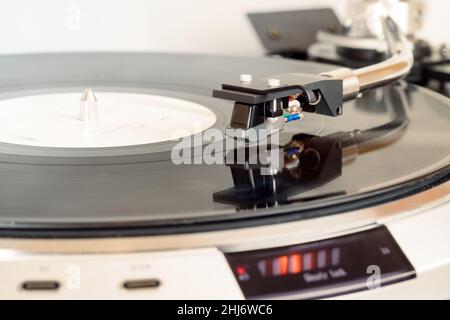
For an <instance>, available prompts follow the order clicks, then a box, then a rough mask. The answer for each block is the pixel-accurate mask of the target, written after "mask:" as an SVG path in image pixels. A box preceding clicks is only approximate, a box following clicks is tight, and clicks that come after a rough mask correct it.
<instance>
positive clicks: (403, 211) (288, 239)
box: [0, 181, 450, 255]
mask: <svg viewBox="0 0 450 320" xmlns="http://www.w3.org/2000/svg"><path fill="white" fill-rule="evenodd" d="M447 202H450V181H448V182H445V183H443V184H441V185H439V186H436V187H434V188H432V189H430V190H427V191H424V192H421V193H418V194H415V195H413V196H410V197H407V198H403V199H400V200H397V201H392V202H388V203H385V204H382V205H378V206H375V207H369V208H365V209H360V210H355V211H352V212H348V213H341V214H335V215H330V216H325V217H322V218H315V219H307V220H301V221H295V222H289V223H282V224H276V225H267V226H260V227H252V228H242V229H231V230H223V231H213V232H201V233H191V234H178V235H161V236H148V237H124V238H118V237H116V238H98V239H11V238H5V239H0V250H1V251H5V250H7V251H8V252H10V253H14V254H17V255H25V254H108V253H126V252H148V251H162V250H181V249H193V248H207V247H219V248H220V249H221V250H223V251H225V252H231V251H243V250H251V249H256V248H269V247H276V246H284V245H291V244H299V243H304V242H310V241H317V240H322V239H327V238H331V237H335V236H339V235H343V234H348V233H352V232H357V231H360V230H365V229H367V228H372V227H374V226H375V225H377V224H378V223H380V224H383V223H386V222H387V221H392V220H398V219H402V218H406V217H409V216H410V215H413V214H417V213H420V212H424V211H425V210H427V209H430V208H433V207H436V206H439V205H442V204H444V203H447Z"/></svg>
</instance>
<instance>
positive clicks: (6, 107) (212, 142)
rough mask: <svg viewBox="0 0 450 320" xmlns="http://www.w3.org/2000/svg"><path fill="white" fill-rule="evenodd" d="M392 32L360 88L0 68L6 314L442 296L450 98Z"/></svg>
mask: <svg viewBox="0 0 450 320" xmlns="http://www.w3.org/2000/svg"><path fill="white" fill-rule="evenodd" d="M386 21H389V20H386ZM387 25H388V26H389V24H387ZM390 26H391V27H392V28H393V29H392V30H391V31H392V34H391V35H392V36H393V38H392V39H391V40H392V43H391V45H392V48H393V49H394V51H395V52H394V53H395V54H394V56H393V57H392V58H391V59H390V60H388V62H384V63H381V64H380V65H376V66H371V67H368V68H365V69H359V70H356V71H353V70H350V69H345V70H343V69H340V70H338V71H332V70H333V69H334V67H333V66H330V65H325V64H319V63H312V62H300V61H292V60H280V59H270V58H260V59H250V58H231V57H227V58H225V57H212V56H201V55H181V54H156V53H77V54H74V53H73V54H72V53H70V54H32V55H11V56H3V57H1V58H0V68H1V69H2V70H3V72H2V73H1V75H0V172H1V179H0V190H1V192H0V265H1V270H2V273H1V275H0V277H1V280H2V286H0V297H2V298H37V299H42V298H50V299H66V298H125V299H128V298H142V299H164V298H171V299H221V298H222V299H242V298H248V299H264V298H292V299H301V298H331V297H338V298H342V297H345V298H422V297H425V298H450V288H449V287H448V283H449V279H450V241H449V240H450V239H449V234H450V232H449V231H450V218H449V217H448V214H447V213H448V201H449V191H450V184H449V182H448V177H449V164H450V145H449V143H448V141H449V139H450V126H449V123H450V101H449V99H448V98H446V97H444V96H441V95H439V94H437V93H434V92H431V91H429V90H428V89H425V88H421V87H418V86H415V85H413V84H407V83H405V82H402V81H400V82H398V81H397V80H398V79H400V78H402V77H403V76H404V75H405V73H406V72H407V71H408V70H409V68H410V61H409V58H410V56H409V54H408V52H405V51H404V47H402V45H401V39H400V38H399V37H398V36H399V35H398V33H395V28H394V27H395V26H393V25H392V24H391V25H390ZM395 36H397V37H395ZM299 73H301V74H299ZM212 92H214V93H213V94H212ZM213 95H214V97H213ZM255 128H256V129H258V130H260V131H258V132H263V134H259V133H258V134H256V135H255V136H252V135H251V131H250V130H252V129H255ZM230 129H233V130H231V131H227V130H230ZM206 133H207V134H206ZM185 143H187V146H188V147H186V144H185ZM180 146H181V147H180ZM238 151H240V153H239V152H238ZM206 156H211V157H212V159H213V161H212V160H211V157H210V158H208V157H206ZM446 204H447V206H446Z"/></svg>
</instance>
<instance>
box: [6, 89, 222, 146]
mask: <svg viewBox="0 0 450 320" xmlns="http://www.w3.org/2000/svg"><path fill="white" fill-rule="evenodd" d="M95 95H96V97H97V100H98V102H97V106H96V107H97V112H98V118H96V120H95V121H82V120H80V96H81V92H70V93H52V94H42V95H33V96H24V97H18V98H12V99H6V100H1V101H0V142H3V143H11V144H18V145H26V146H36V147H55V148H101V147H119V146H131V145H142V144H149V143H157V142H163V141H168V140H171V139H179V138H182V137H186V136H189V135H193V134H197V133H199V132H202V131H203V130H205V129H207V128H209V127H211V126H212V125H214V123H215V121H216V116H215V114H214V112H212V111H211V110H209V109H208V108H206V107H204V106H202V105H200V104H197V103H194V102H190V101H185V100H181V99H176V98H170V97H163V96H156V95H150V94H138V93H121V92H96V93H95Z"/></svg>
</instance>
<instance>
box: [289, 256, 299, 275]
mask: <svg viewBox="0 0 450 320" xmlns="http://www.w3.org/2000/svg"><path fill="white" fill-rule="evenodd" d="M300 272H302V256H301V255H300V254H298V253H294V254H291V255H290V257H289V273H290V274H297V273H300Z"/></svg>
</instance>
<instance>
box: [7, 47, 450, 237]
mask: <svg viewBox="0 0 450 320" xmlns="http://www.w3.org/2000/svg"><path fill="white" fill-rule="evenodd" d="M0 68H1V70H2V71H3V72H2V73H1V74H0V99H7V98H13V97H18V96H24V95H25V96H26V95H32V94H37V93H51V92H66V91H71V92H72V91H80V92H81V91H82V90H83V88H86V87H91V88H94V89H95V90H109V91H117V92H137V93H150V94H157V95H162V96H168V97H175V98H179V99H184V100H188V101H192V102H196V103H199V104H201V105H203V106H206V107H208V108H209V109H210V110H212V111H213V112H214V113H215V114H216V117H217V121H216V123H215V124H214V127H215V128H217V129H219V130H222V131H223V130H224V129H225V127H226V125H227V123H228V121H229V119H230V116H231V111H232V106H233V105H232V103H231V102H228V101H223V100H220V99H214V98H212V97H211V92H212V90H213V89H215V88H217V87H219V85H220V84H221V83H223V82H227V81H233V80H235V79H236V78H239V75H240V74H242V73H247V74H252V75H253V77H254V78H260V77H267V76H271V75H276V74H281V73H293V72H301V73H312V74H318V73H320V72H323V71H327V70H331V69H333V66H329V65H323V64H317V63H310V62H299V61H292V60H281V59H270V58H258V59H254V58H231V57H227V58H225V57H211V56H201V55H177V54H149V53H80V54H36V55H14V56H4V57H1V58H0ZM343 109H344V110H343V115H342V116H341V117H337V118H327V117H324V116H320V115H314V114H306V116H305V119H304V120H302V121H296V122H294V123H292V124H291V123H289V124H287V126H286V128H285V129H284V130H283V131H282V133H281V134H280V145H287V146H289V145H292V142H296V143H297V144H298V143H301V144H302V145H303V146H306V147H308V150H312V152H310V153H309V155H308V157H307V156H306V153H305V155H302V157H303V158H300V160H301V161H300V164H299V165H298V168H296V169H295V170H287V169H286V170H280V171H279V172H277V173H275V174H274V175H273V176H271V177H261V176H258V180H257V181H256V182H255V181H253V183H252V184H251V185H250V184H247V182H248V181H247V180H246V175H249V174H255V172H254V171H252V172H248V171H245V170H243V169H239V170H238V172H236V170H235V169H236V168H232V167H230V166H227V165H225V164H215V165H206V164H196V165H190V164H189V165H188V164H186V165H175V164H174V163H173V162H172V161H171V159H170V152H171V149H172V147H173V146H174V145H175V144H176V142H175V141H167V142H159V143H155V144H148V145H139V146H129V147H117V148H112V147H111V148H92V149H90V148H87V149H82V148H79V149H71V150H66V149H64V148H46V147H27V146H18V145H12V144H7V143H0V176H1V179H0V234H1V235H3V236H20V237H28V236H29V237H39V236H43V237H57V236H58V237H59V236H61V237H64V236H70V237H83V236H111V235H117V236H118V235H138V234H167V233H177V232H194V231H202V230H216V229H224V228H234V227H243V226H249V225H261V224H269V223H273V222H282V221H291V220H298V219H309V218H314V217H319V216H323V215H328V214H339V213H341V212H345V211H348V210H352V209H357V208H363V207H367V206H371V205H374V204H379V203H383V202H385V201H390V200H392V199H396V198H401V197H404V196H407V195H410V194H412V193H415V192H420V191H421V190H424V189H426V188H430V187H432V186H434V185H436V184H439V183H442V182H443V181H446V179H448V175H449V163H450V144H449V141H450V100H449V99H448V98H445V97H443V96H440V95H439V94H436V93H433V92H431V91H429V90H427V89H423V88H420V87H417V86H414V85H409V84H406V83H399V84H395V85H393V86H390V87H385V88H381V89H377V90H376V91H373V92H369V93H367V94H365V95H364V96H363V97H361V98H359V99H357V100H356V101H353V102H347V103H346V104H345V105H344V108H343ZM18 121H20V120H18ZM355 136H356V138H355ZM349 137H353V138H354V139H356V140H357V139H358V137H365V138H367V139H366V140H367V141H368V142H367V141H366V140H364V142H362V143H359V144H352V145H349V144H348V139H349ZM0 138H1V128H0ZM0 140H1V139H0ZM295 145H296V144H295ZM256 171H257V169H256Z"/></svg>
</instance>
